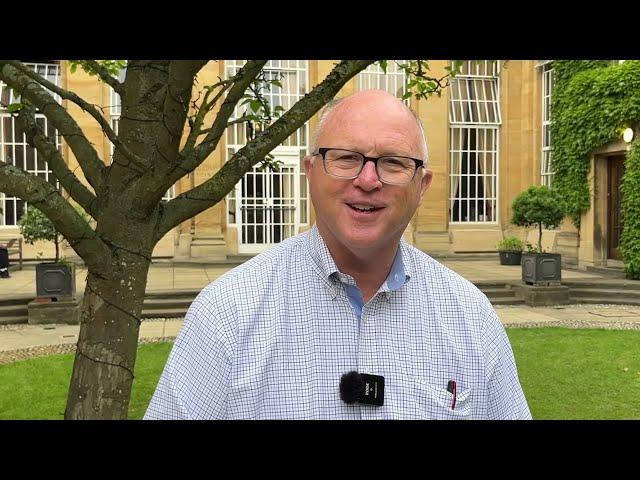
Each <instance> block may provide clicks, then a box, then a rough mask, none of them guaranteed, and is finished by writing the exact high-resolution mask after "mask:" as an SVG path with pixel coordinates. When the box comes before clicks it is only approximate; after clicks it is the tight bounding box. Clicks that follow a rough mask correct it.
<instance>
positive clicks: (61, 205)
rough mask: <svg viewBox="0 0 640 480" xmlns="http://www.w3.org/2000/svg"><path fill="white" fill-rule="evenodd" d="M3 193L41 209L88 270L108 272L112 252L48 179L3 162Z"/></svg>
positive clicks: (0, 168) (0, 182) (0, 180)
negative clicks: (94, 269) (95, 269)
mask: <svg viewBox="0 0 640 480" xmlns="http://www.w3.org/2000/svg"><path fill="white" fill-rule="evenodd" d="M0 191H1V192H5V193H8V194H9V195H14V196H16V197H19V198H21V199H23V200H26V201H27V202H29V203H30V204H32V205H34V206H36V207H37V208H38V209H39V210H41V211H42V212H43V213H44V214H45V215H46V216H47V217H48V218H49V219H50V220H51V222H52V223H53V225H54V226H55V227H56V229H57V230H58V232H60V233H61V234H62V235H63V236H64V237H65V238H66V239H67V241H68V242H69V244H70V245H71V246H72V247H73V249H74V250H75V251H76V252H77V253H78V255H80V256H81V257H82V259H83V260H84V261H85V263H86V264H87V266H88V267H89V268H97V269H99V270H101V271H109V269H110V264H109V259H110V258H111V251H110V250H109V248H108V246H107V245H106V244H105V243H104V242H103V241H102V240H101V239H100V238H99V237H98V235H97V234H96V232H95V231H94V230H93V229H92V228H91V226H90V225H89V224H88V223H87V222H86V221H85V220H84V219H83V218H82V217H81V216H80V214H78V212H76V210H75V209H74V208H73V207H72V206H71V205H70V204H69V202H67V201H66V200H65V199H64V198H62V195H60V193H59V192H58V190H56V188H55V187H54V186H53V185H51V184H50V183H49V182H47V181H46V180H44V179H42V178H40V177H36V176H35V175H31V174H29V173H27V172H25V171H24V170H22V169H20V168H17V167H14V166H13V165H11V164H9V163H5V162H1V161H0Z"/></svg>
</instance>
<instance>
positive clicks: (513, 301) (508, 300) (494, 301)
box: [488, 297, 524, 305]
mask: <svg viewBox="0 0 640 480" xmlns="http://www.w3.org/2000/svg"><path fill="white" fill-rule="evenodd" d="M488 298H489V301H490V302H491V305H522V304H523V303H524V300H522V299H520V298H517V297H488Z"/></svg>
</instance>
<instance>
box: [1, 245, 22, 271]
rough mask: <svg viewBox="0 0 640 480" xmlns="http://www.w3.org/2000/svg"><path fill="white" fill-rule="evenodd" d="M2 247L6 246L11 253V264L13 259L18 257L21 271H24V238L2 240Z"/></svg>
mask: <svg viewBox="0 0 640 480" xmlns="http://www.w3.org/2000/svg"><path fill="white" fill-rule="evenodd" d="M0 246H4V247H5V248H6V249H7V251H8V253H9V263H13V262H11V257H12V256H16V257H18V258H17V261H18V265H19V267H18V268H19V269H20V270H22V237H16V238H0Z"/></svg>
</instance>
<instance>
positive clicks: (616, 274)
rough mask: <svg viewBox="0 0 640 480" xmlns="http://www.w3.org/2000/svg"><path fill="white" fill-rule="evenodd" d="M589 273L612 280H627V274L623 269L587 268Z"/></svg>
mask: <svg viewBox="0 0 640 480" xmlns="http://www.w3.org/2000/svg"><path fill="white" fill-rule="evenodd" d="M587 272H588V273H598V274H600V275H605V276H607V277H610V278H626V277H627V274H626V273H625V272H624V269H623V268H621V267H587Z"/></svg>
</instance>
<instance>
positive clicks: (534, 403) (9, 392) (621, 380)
mask: <svg viewBox="0 0 640 480" xmlns="http://www.w3.org/2000/svg"><path fill="white" fill-rule="evenodd" d="M507 333H508V335H509V339H510V340H511V344H512V346H513V351H514V354H515V357H516V362H517V364H518V373H519V376H520V382H521V384H522V388H523V389H524V392H525V395H526V397H527V401H528V402H529V407H530V408H531V413H532V415H533V418H535V419H640V402H638V399H639V398H640V355H639V354H638V352H639V350H638V345H640V331H629V330H595V329H579V330H578V329H568V328H533V329H519V328H512V329H507ZM171 347H172V344H170V343H160V344H148V345H142V346H141V347H140V349H139V352H138V360H137V362H136V378H135V380H134V382H133V388H132V394H131V403H130V407H129V418H131V419H140V418H142V416H143V415H144V412H145V410H146V408H147V404H148V403H149V401H150V399H151V396H152V395H153V392H154V390H155V386H156V383H157V382H158V378H160V374H161V373H162V369H163V368H164V364H165V362H166V359H167V357H168V355H169V352H170V350H171ZM72 365H73V355H72V354H67V355H53V356H50V357H42V358H34V359H31V360H24V361H20V362H15V363H12V364H9V365H0V419H61V418H62V417H63V412H64V407H65V404H66V400H67V389H68V387H69V379H70V377H71V368H72ZM625 368H626V369H627V370H626V371H625Z"/></svg>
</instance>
